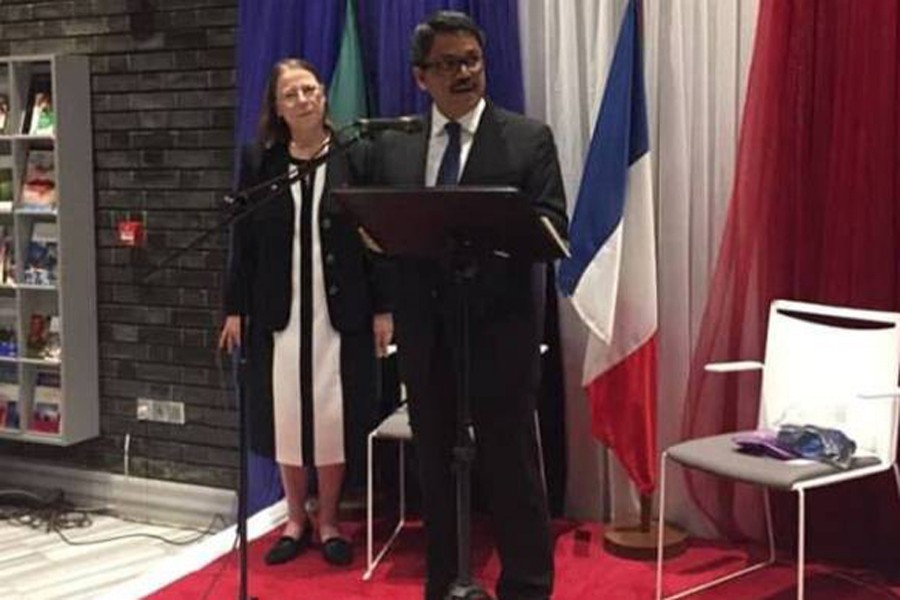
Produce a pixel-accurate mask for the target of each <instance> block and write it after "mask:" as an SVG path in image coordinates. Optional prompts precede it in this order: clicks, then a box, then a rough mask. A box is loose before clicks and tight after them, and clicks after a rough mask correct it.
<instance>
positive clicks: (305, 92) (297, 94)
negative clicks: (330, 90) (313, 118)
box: [278, 85, 319, 106]
mask: <svg viewBox="0 0 900 600" xmlns="http://www.w3.org/2000/svg"><path fill="white" fill-rule="evenodd" d="M318 91H319V86H317V85H304V86H302V87H299V88H288V89H286V90H285V91H284V92H282V93H281V94H279V96H278V97H279V98H280V99H281V101H282V102H284V103H285V104H287V105H288V106H293V105H295V104H297V102H299V101H300V98H305V99H309V98H313V97H314V96H315V95H316V92H318Z"/></svg>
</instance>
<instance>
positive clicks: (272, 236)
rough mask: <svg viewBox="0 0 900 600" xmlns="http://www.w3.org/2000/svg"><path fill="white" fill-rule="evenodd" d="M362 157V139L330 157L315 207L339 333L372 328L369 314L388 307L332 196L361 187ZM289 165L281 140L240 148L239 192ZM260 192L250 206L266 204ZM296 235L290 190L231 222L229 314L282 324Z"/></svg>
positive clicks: (272, 327)
mask: <svg viewBox="0 0 900 600" xmlns="http://www.w3.org/2000/svg"><path fill="white" fill-rule="evenodd" d="M339 141H340V140H339ZM367 162H368V147H367V146H365V145H363V143H357V144H356V145H355V146H353V147H352V148H351V151H350V152H348V153H345V154H340V155H337V156H335V157H333V158H332V159H330V160H329V162H328V168H327V176H326V181H325V190H324V192H323V195H322V201H321V206H320V209H319V221H318V226H319V234H320V238H319V239H320V240H321V245H322V254H321V256H322V265H321V267H322V269H323V272H324V280H325V293H326V296H327V298H328V314H329V316H330V318H331V323H332V325H333V326H334V328H335V329H337V330H338V331H339V332H342V333H349V332H355V331H359V330H361V329H362V328H368V327H371V318H372V315H373V314H374V313H380V312H390V306H389V304H388V294H387V293H386V291H385V289H384V288H383V284H382V283H381V282H379V278H378V277H377V276H376V273H375V268H374V266H373V263H372V261H371V260H370V257H369V256H367V251H366V249H365V247H364V246H363V244H362V241H361V239H360V237H359V235H358V233H357V232H356V230H355V228H354V227H353V225H352V224H351V223H350V222H349V220H348V219H347V217H346V215H345V214H344V213H343V211H342V210H341V208H340V206H338V204H337V202H336V201H335V200H334V198H333V197H332V196H331V193H330V192H331V191H332V190H334V189H335V188H338V187H342V186H348V185H362V184H364V183H365V181H366V172H367V166H366V165H367ZM289 163H290V157H289V154H288V149H287V146H286V145H285V144H275V145H273V146H271V147H269V148H265V149H263V148H260V147H259V146H258V145H253V146H248V147H247V148H245V149H244V150H243V153H242V159H241V168H240V177H239V184H238V189H245V188H247V187H248V186H252V185H255V184H258V183H260V182H263V181H267V180H269V179H272V178H274V177H277V176H279V175H282V174H283V173H285V172H286V171H287V170H288V165H289ZM263 196H264V193H263V194H261V195H258V196H256V197H252V198H251V199H250V202H249V204H250V205H251V206H252V205H254V204H256V203H259V202H263V201H264V200H263ZM293 236H294V201H293V198H292V196H291V192H290V189H289V188H288V187H285V188H284V189H283V191H281V192H280V193H279V194H278V195H277V196H276V197H274V198H272V199H271V200H269V201H266V202H265V205H264V206H262V207H261V208H260V209H258V210H256V211H255V212H253V213H252V214H250V215H248V216H247V217H244V218H241V219H239V220H238V221H236V223H235V225H234V226H233V227H232V231H231V240H230V248H229V257H228V269H227V282H226V286H225V312H226V314H228V315H238V314H240V315H247V316H249V317H250V322H251V326H254V327H261V328H262V329H264V330H268V331H279V330H282V329H284V328H285V327H286V326H287V322H288V317H289V314H290V306H291V254H292V251H293ZM317 267H318V266H317Z"/></svg>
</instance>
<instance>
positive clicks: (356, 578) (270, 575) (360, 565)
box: [151, 522, 900, 600]
mask: <svg viewBox="0 0 900 600" xmlns="http://www.w3.org/2000/svg"><path fill="white" fill-rule="evenodd" d="M485 529H486V528H485V527H484V526H481V525H479V526H478V527H476V531H475V552H474V557H473V563H474V565H475V570H476V572H477V575H478V578H479V580H480V581H481V583H482V584H484V585H486V586H487V587H488V589H489V591H493V585H494V582H495V581H496V578H497V574H498V571H499V563H498V560H497V556H496V553H495V552H494V549H493V548H492V546H491V544H490V541H489V536H488V534H487V533H486V530H485ZM554 530H555V533H556V536H557V537H556V583H555V586H556V591H555V593H554V595H553V598H554V599H555V600H576V599H577V600H582V599H603V600H607V599H609V600H632V599H633V600H649V599H652V598H653V597H654V595H653V594H654V578H655V568H656V567H655V563H642V562H636V561H629V560H622V559H618V558H615V557H612V556H609V555H607V554H605V553H604V552H603V549H602V545H601V543H602V538H601V535H600V529H599V527H598V526H596V525H594V524H582V525H579V524H575V523H564V522H559V523H555V525H554ZM353 534H354V540H355V542H356V550H357V556H356V560H355V561H354V563H353V565H352V566H350V567H347V568H344V569H335V568H333V567H329V566H328V565H326V564H325V562H324V561H323V560H322V557H321V555H320V554H319V553H318V552H317V551H316V549H312V550H310V551H308V553H307V554H305V555H303V556H301V557H300V558H299V559H297V560H295V561H293V562H291V563H288V564H286V565H280V566H278V567H267V566H266V565H265V564H264V563H263V560H262V557H263V555H264V554H265V552H266V550H267V549H268V547H269V546H270V544H271V543H272V542H273V541H274V540H275V538H276V536H277V535H278V532H273V533H271V534H269V535H267V536H266V537H264V538H262V539H260V540H258V541H256V542H254V543H253V544H251V545H250V554H249V557H248V565H249V577H248V579H249V590H250V595H251V596H255V597H256V598H257V599H258V600H276V599H277V600H281V599H309V600H354V599H357V598H360V599H375V600H421V597H422V592H421V583H422V576H423V572H424V559H423V552H422V550H423V545H424V539H423V533H422V529H421V528H420V527H418V526H411V527H408V528H407V529H405V530H404V531H403V532H402V533H401V534H400V536H399V538H398V539H397V542H396V544H395V546H394V548H393V549H392V550H391V552H390V553H388V555H387V557H386V558H385V560H384V561H383V562H382V563H381V565H380V566H379V568H378V569H377V570H376V572H375V575H374V576H373V577H372V580H370V581H362V579H361V577H362V573H363V570H364V568H365V531H364V529H363V528H362V527H361V526H357V527H356V528H355V529H354V531H353ZM378 539H381V540H383V539H385V535H384V534H382V535H381V536H380V537H379V538H378ZM743 561H744V555H743V553H742V552H740V551H738V550H735V549H733V548H730V547H728V546H727V545H720V544H711V543H705V542H698V543H695V544H693V545H692V546H691V548H690V549H689V550H688V551H687V552H685V554H683V555H682V556H680V557H678V558H675V559H672V560H670V561H668V562H667V563H666V566H665V575H664V576H665V579H664V581H665V583H666V589H667V591H669V592H674V591H678V590H681V589H683V588H684V587H686V586H688V585H691V584H694V583H697V582H700V581H705V580H708V579H710V578H711V576H713V575H715V574H722V573H727V572H729V571H732V570H735V569H736V568H738V567H740V566H742V565H743ZM237 565H238V561H237V554H236V553H232V554H231V555H229V556H227V557H224V558H222V559H219V560H218V561H216V562H214V563H212V564H211V565H209V566H207V567H206V568H205V569H203V570H201V571H199V572H197V573H194V574H192V575H190V576H188V577H186V578H184V579H182V580H180V581H178V582H176V583H174V584H172V585H171V586H169V587H167V588H165V589H163V590H161V591H160V592H158V593H156V594H154V595H153V596H151V598H154V599H156V600H182V599H183V600H199V599H202V598H209V599H216V600H218V599H226V598H237V597H238V583H237ZM794 573H795V569H794V568H793V567H791V566H787V565H785V566H776V567H772V568H769V569H766V570H762V571H759V572H757V573H754V574H751V575H749V576H747V577H744V578H741V579H738V580H736V581H733V582H729V583H726V584H724V585H723V586H719V587H718V588H714V589H713V590H710V591H707V592H704V593H702V594H698V595H696V596H694V597H695V598H701V599H706V600H710V599H712V598H727V599H728V600H737V599H746V598H760V599H767V600H791V599H793V598H795V597H796V588H795V587H794V583H793V581H794V579H793V578H794ZM806 582H807V587H806V597H807V598H808V599H809V600H816V599H828V600H833V599H840V600H876V599H878V600H881V599H884V598H900V582H897V581H895V582H893V586H889V585H887V584H886V583H884V581H883V580H881V579H880V578H879V577H878V576H876V575H873V574H868V573H860V572H852V573H851V572H848V571H842V570H839V569H836V568H829V567H827V566H823V565H819V564H813V565H810V566H809V567H808V569H807V577H806Z"/></svg>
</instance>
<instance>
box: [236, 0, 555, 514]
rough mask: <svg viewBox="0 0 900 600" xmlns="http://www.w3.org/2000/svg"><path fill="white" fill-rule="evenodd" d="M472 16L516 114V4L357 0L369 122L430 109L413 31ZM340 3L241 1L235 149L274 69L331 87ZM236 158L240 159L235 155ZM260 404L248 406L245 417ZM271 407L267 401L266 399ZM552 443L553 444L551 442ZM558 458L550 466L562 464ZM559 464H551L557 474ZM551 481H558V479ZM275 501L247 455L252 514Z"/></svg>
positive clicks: (504, 98) (497, 83)
mask: <svg viewBox="0 0 900 600" xmlns="http://www.w3.org/2000/svg"><path fill="white" fill-rule="evenodd" d="M444 8H450V9H456V10H461V11H464V12H467V13H468V14H470V15H472V16H473V17H474V18H475V20H476V21H477V22H478V24H479V25H480V26H481V28H482V29H483V30H484V31H485V34H486V36H487V40H488V41H487V44H486V48H485V53H486V58H487V60H486V64H487V77H488V89H487V93H488V95H489V96H490V97H491V98H492V99H493V100H494V101H495V102H497V103H498V104H500V105H501V106H504V107H507V108H510V109H512V110H518V111H521V110H522V107H523V86H522V67H521V61H520V50H519V32H518V28H517V26H516V23H517V22H518V2H517V1H516V0H419V1H417V2H414V3H411V2H409V1H408V0H357V26H358V28H359V34H360V38H361V39H360V41H361V43H362V48H363V60H364V63H365V73H366V75H367V82H366V83H367V88H368V90H369V107H370V112H371V113H372V114H373V115H379V116H394V115H400V114H405V113H411V112H418V111H421V110H423V109H424V108H425V106H426V105H427V103H426V98H425V96H424V95H423V94H422V93H421V92H420V91H419V90H418V88H417V87H416V86H415V83H414V81H413V78H412V73H411V70H410V64H409V40H410V37H411V35H412V31H413V28H414V27H415V25H416V24H417V23H419V22H420V21H422V20H423V19H424V18H425V17H426V16H427V15H429V14H430V13H432V12H434V11H435V10H437V9H444ZM344 18H345V3H344V2H343V1H337V0H266V2H259V1H258V0H241V2H240V5H239V17H238V19H239V21H238V57H237V91H238V102H237V107H238V108H237V116H236V119H237V122H236V124H235V130H236V138H237V139H236V149H237V148H239V147H240V146H241V145H242V144H245V143H247V142H249V141H251V140H252V139H253V138H254V136H255V133H256V122H257V118H258V115H259V110H260V107H261V104H262V100H263V91H264V88H265V84H266V81H267V78H268V75H269V72H270V70H271V67H272V65H273V64H274V63H275V62H277V61H278V60H279V59H281V58H284V57H288V56H295V57H302V58H305V59H307V60H309V61H310V62H312V63H313V64H314V65H316V67H317V68H318V69H319V71H320V73H321V75H322V77H323V78H324V79H325V80H326V82H328V81H330V80H331V76H332V74H333V71H334V67H335V63H336V61H337V58H338V52H339V49H340V39H341V34H342V33H343V29H344ZM236 157H237V152H236ZM256 401H257V400H255V399H253V398H249V399H248V406H249V410H253V404H254V402H256ZM266 401H268V400H266ZM551 443H552V441H551ZM560 462H561V459H557V460H555V461H554V463H560ZM555 467H556V464H552V465H548V469H554V468H555ZM548 479H559V478H558V476H557V477H555V478H553V477H550V478H548ZM279 496H280V483H279V479H278V475H277V470H276V469H275V467H274V464H273V463H272V461H270V460H268V459H265V458H262V457H260V456H256V455H251V457H250V460H249V505H250V512H251V514H252V513H253V512H255V511H257V510H259V509H261V508H264V507H266V506H268V505H269V504H271V503H272V502H273V501H274V500H276V499H277V498H278V497H279Z"/></svg>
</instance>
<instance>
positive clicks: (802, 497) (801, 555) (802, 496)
mask: <svg viewBox="0 0 900 600" xmlns="http://www.w3.org/2000/svg"><path fill="white" fill-rule="evenodd" d="M797 503H798V507H797V508H798V517H797V600H803V580H804V578H803V571H804V566H805V564H806V491H805V490H804V489H803V488H800V489H798V490H797Z"/></svg>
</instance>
